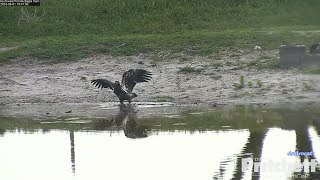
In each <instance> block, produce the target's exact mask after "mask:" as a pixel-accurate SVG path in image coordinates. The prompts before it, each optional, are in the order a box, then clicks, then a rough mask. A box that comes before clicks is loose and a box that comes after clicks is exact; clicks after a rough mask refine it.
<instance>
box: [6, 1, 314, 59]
mask: <svg viewBox="0 0 320 180" xmlns="http://www.w3.org/2000/svg"><path fill="white" fill-rule="evenodd" d="M319 6H320V2H319V1H318V0H308V1H301V0H290V1H288V0H282V1H279V0H266V1H256V0H230V1H225V0H202V1H196V0H180V1H178V0H174V1H171V0H160V1H147V0H131V1H128V0H116V1H111V0H90V1H83V0H79V1H72V0H55V1H42V2H41V6H40V7H10V8H8V7H0V47H12V46H17V47H18V48H15V49H11V50H8V51H4V52H1V53H0V61H3V60H8V59H12V58H16V57H25V56H29V57H35V58H38V59H53V60H58V61H65V60H77V59H81V58H84V57H87V56H90V55H93V54H112V55H133V54H137V53H141V52H160V51H170V52H172V53H175V52H185V53H190V54H192V55H194V54H198V55H208V54H212V53H215V52H219V49H222V48H228V49H237V48H252V46H253V45H254V44H259V45H260V46H262V47H263V48H264V49H268V48H272V49H274V48H277V47H279V45H281V44H295V43H299V44H301V43H306V44H309V43H311V42H313V41H314V40H315V39H316V37H319V32H317V31H312V30H316V29H318V28H319V25H320V24H319V21H318V17H319V16H320V11H319V10H318V7H319ZM306 30H307V31H308V35H307V36H306V35H305V33H301V32H304V31H306Z"/></svg>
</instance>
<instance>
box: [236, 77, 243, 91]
mask: <svg viewBox="0 0 320 180" xmlns="http://www.w3.org/2000/svg"><path fill="white" fill-rule="evenodd" d="M244 86H245V84H244V76H243V75H241V76H240V81H239V83H237V84H235V89H243V88H244Z"/></svg>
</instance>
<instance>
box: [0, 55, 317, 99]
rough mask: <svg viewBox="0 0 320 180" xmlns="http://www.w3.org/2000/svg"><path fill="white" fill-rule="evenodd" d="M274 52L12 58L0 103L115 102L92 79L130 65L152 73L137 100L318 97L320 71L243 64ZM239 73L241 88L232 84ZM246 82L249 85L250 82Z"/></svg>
mask: <svg viewBox="0 0 320 180" xmlns="http://www.w3.org/2000/svg"><path fill="white" fill-rule="evenodd" d="M277 56H278V52H277V51H262V52H260V51H247V52H237V53H227V52H221V53H220V54H219V56H207V57H198V56H188V55H183V54H177V55H170V54H166V53H165V52H164V53H162V54H161V53H160V54H157V56H155V55H154V54H140V55H139V56H125V57H112V56H105V55H99V56H98V55H97V56H95V57H90V58H86V59H83V60H80V61H77V62H68V63H58V64H48V63H44V62H43V61H38V60H36V59H15V60H12V61H10V62H9V63H5V64H1V66H0V104H1V105H6V104H14V103H16V104H19V103H61V102H66V103H83V102H87V103H97V102H117V101H118V100H117V97H116V96H115V95H114V94H113V93H112V92H111V91H110V90H106V89H103V90H100V89H97V88H95V87H94V86H92V84H91V83H90V80H91V79H95V78H107V79H109V80H111V81H115V80H121V75H122V73H123V72H124V71H126V70H128V69H131V68H143V69H146V70H149V71H151V72H152V73H153V79H152V80H151V81H150V82H148V83H140V84H138V85H137V86H136V87H135V89H134V92H135V93H137V94H138V97H137V98H136V99H135V100H134V101H135V102H142V101H143V102H159V101H170V102H174V103H178V104H209V105H210V104H211V105H213V104H215V103H217V104H248V103H279V102H281V103H283V102H295V101H299V102H300V101H303V102H315V101H316V102H317V101H319V100H320V91H319V90H320V85H319V83H318V82H319V80H320V75H310V74H303V73H301V72H300V71H298V70H295V69H290V70H269V69H263V70H257V68H254V67H252V66H250V67H246V66H247V65H248V64H250V62H254V61H257V60H259V61H268V59H270V57H271V58H277ZM155 57H157V58H155ZM140 61H141V62H140ZM185 66H191V67H195V68H199V69H202V72H200V73H187V74H182V73H179V72H178V71H179V68H181V67H185ZM241 75H243V76H244V80H245V87H244V88H242V89H236V88H235V84H237V83H239V82H240V80H239V79H240V76H241ZM249 81H251V82H252V87H249V84H250V83H249ZM257 81H261V83H262V85H261V86H259V85H258V84H257Z"/></svg>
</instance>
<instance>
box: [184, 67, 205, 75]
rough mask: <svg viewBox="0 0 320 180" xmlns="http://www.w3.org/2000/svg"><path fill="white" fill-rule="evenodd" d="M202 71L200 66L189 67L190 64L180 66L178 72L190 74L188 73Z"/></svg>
mask: <svg viewBox="0 0 320 180" xmlns="http://www.w3.org/2000/svg"><path fill="white" fill-rule="evenodd" d="M202 71H203V69H201V68H195V67H191V66H185V67H181V68H179V71H178V72H179V73H183V74H190V73H195V74H199V73H201V72H202Z"/></svg>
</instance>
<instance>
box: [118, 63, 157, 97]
mask: <svg viewBox="0 0 320 180" xmlns="http://www.w3.org/2000/svg"><path fill="white" fill-rule="evenodd" d="M151 75H152V73H151V72H149V71H146V70H144V69H130V70H128V71H126V72H124V73H123V75H122V80H121V85H122V86H125V87H126V89H127V91H128V93H132V90H133V88H134V86H135V85H136V84H137V83H140V82H148V81H149V80H150V79H151V78H152V77H151Z"/></svg>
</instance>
